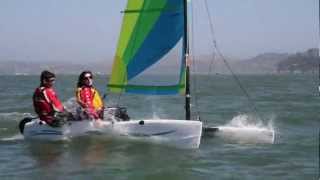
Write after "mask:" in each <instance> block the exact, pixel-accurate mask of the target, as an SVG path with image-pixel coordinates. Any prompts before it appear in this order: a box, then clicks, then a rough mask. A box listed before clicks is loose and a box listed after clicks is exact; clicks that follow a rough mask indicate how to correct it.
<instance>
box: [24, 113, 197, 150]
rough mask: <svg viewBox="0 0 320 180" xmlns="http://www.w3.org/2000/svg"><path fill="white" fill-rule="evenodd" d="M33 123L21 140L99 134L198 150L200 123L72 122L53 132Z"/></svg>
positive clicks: (35, 122) (53, 129)
mask: <svg viewBox="0 0 320 180" xmlns="http://www.w3.org/2000/svg"><path fill="white" fill-rule="evenodd" d="M39 122H40V121H39V120H33V121H31V122H29V123H26V124H25V127H24V132H23V135H24V137H25V139H40V140H41V139H42V140H53V141H55V140H66V139H70V138H72V137H77V136H86V135H89V134H99V135H101V136H106V137H112V138H114V139H130V140H142V141H147V142H152V143H157V144H165V145H169V146H175V147H178V148H198V147H199V145H200V140H201V133H202V122H200V121H189V120H163V119H161V120H130V121H120V122H111V121H100V122H99V123H97V122H92V121H87V120H84V121H72V122H69V123H68V124H67V125H64V126H63V127H61V128H53V127H50V126H48V125H46V124H41V123H39Z"/></svg>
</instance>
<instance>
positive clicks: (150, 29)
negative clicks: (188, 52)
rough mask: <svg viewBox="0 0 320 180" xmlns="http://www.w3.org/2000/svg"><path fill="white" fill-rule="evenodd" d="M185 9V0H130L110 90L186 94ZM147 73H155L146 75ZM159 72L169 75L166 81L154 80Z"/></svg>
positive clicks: (109, 85) (109, 86) (110, 81)
mask: <svg viewBox="0 0 320 180" xmlns="http://www.w3.org/2000/svg"><path fill="white" fill-rule="evenodd" d="M183 11H184V9H183V0H129V1H128V3H127V8H126V10H124V11H123V13H124V18H123V24H122V29H121V33H120V37H119V40H118V47H117V51H116V55H115V59H114V63H113V67H112V74H111V78H110V80H109V84H108V88H109V90H110V91H111V92H127V93H140V94H177V93H179V92H180V93H184V91H185V66H184V60H183V56H182V48H183V47H182V46H183V43H182V37H183V33H184V32H183V27H184V19H183V18H184V14H183V13H184V12H183ZM173 59H178V60H177V62H174V61H172V60H173ZM162 62H164V63H162ZM166 63H167V64H166ZM161 66H162V67H161ZM161 71H162V72H161ZM171 72H177V73H176V74H174V73H172V74H171ZM146 73H149V74H150V73H151V74H152V73H153V76H148V78H144V77H145V76H144V74H146ZM159 74H166V78H164V79H166V81H164V80H161V81H157V80H155V79H153V77H154V78H155V77H157V75H159ZM162 79H163V77H162Z"/></svg>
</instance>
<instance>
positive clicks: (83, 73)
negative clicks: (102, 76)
mask: <svg viewBox="0 0 320 180" xmlns="http://www.w3.org/2000/svg"><path fill="white" fill-rule="evenodd" d="M86 74H90V75H91V76H93V75H92V72H91V71H83V72H82V73H81V74H80V75H79V78H78V83H77V87H78V88H79V87H81V86H83V85H84V83H83V80H84V79H85V75H86Z"/></svg>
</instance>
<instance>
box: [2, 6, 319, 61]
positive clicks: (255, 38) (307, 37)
mask: <svg viewBox="0 0 320 180" xmlns="http://www.w3.org/2000/svg"><path fill="white" fill-rule="evenodd" d="M192 5H193V8H192V10H193V18H194V27H195V29H194V32H195V38H196V41H195V46H196V50H197V51H196V53H197V54H201V55H206V54H210V51H211V47H212V46H211V43H210V41H209V39H210V36H211V35H210V33H209V32H210V31H209V25H208V21H207V17H206V13H205V7H204V5H205V4H204V0H193V2H192ZM125 6H126V0H115V1H104V0H96V1H88V0H87V1H76V0H69V1H63V0H46V1H43V0H29V1H20V0H2V1H0V39H1V41H0V62H1V61H8V60H9V61H11V60H15V61H26V62H27V61H33V62H37V61H47V62H53V61H56V60H59V61H71V62H78V63H80V64H81V63H86V62H90V61H91V62H101V61H105V60H106V61H108V63H110V61H112V59H113V56H114V53H115V49H116V46H117V40H118V36H119V30H120V27H121V21H122V14H121V13H120V11H122V10H123V9H124V8H125ZM208 8H209V10H210V13H211V15H212V19H213V25H214V28H215V37H216V40H217V42H218V45H219V47H220V50H221V51H222V52H223V53H224V54H225V55H226V56H229V57H233V58H236V59H245V58H250V57H254V56H256V55H258V54H260V53H268V52H274V53H295V52H298V51H305V50H306V49H309V48H314V47H318V42H319V37H318V27H319V26H318V1H317V0H305V1H301V0H282V1H278V0H268V1H267V0H265V1H256V0H243V1H237V0H230V1H222V0H208ZM190 12H191V11H190Z"/></svg>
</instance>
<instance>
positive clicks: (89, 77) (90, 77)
mask: <svg viewBox="0 0 320 180" xmlns="http://www.w3.org/2000/svg"><path fill="white" fill-rule="evenodd" d="M84 79H92V76H88V77H84Z"/></svg>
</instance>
